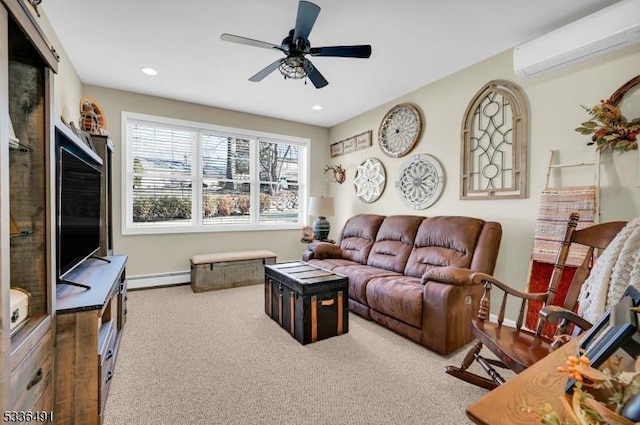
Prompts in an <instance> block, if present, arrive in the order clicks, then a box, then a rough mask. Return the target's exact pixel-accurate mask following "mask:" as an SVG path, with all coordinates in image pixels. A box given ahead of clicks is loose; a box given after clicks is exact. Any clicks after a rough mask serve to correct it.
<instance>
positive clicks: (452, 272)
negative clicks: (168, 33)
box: [421, 266, 473, 286]
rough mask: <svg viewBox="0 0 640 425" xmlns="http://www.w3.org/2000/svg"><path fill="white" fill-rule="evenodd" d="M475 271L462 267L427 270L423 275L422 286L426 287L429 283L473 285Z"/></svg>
mask: <svg viewBox="0 0 640 425" xmlns="http://www.w3.org/2000/svg"><path fill="white" fill-rule="evenodd" d="M472 274H473V271H471V270H469V269H465V268H462V267H455V266H447V267H436V268H433V269H430V270H427V271H426V272H425V273H424V274H423V275H422V280H421V282H422V284H423V285H426V284H427V283H428V282H429V281H436V282H441V283H448V284H449V285H456V286H465V285H473V281H472V280H471V275H472Z"/></svg>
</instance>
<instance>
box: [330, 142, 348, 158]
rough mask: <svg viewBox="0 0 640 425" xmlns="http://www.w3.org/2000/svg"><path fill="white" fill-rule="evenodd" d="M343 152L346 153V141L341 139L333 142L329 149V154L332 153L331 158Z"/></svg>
mask: <svg viewBox="0 0 640 425" xmlns="http://www.w3.org/2000/svg"><path fill="white" fill-rule="evenodd" d="M343 153H344V143H343V142H341V141H340V142H338V143H334V144H332V145H331V147H330V149H329V154H330V155H331V158H333V157H336V156H340V155H342V154H343Z"/></svg>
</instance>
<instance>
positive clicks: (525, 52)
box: [513, 0, 640, 78]
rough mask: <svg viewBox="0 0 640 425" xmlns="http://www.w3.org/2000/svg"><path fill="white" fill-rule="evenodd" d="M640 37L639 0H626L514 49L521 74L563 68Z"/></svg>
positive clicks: (628, 43)
mask: <svg viewBox="0 0 640 425" xmlns="http://www.w3.org/2000/svg"><path fill="white" fill-rule="evenodd" d="M638 41H640V0H623V1H620V2H619V3H616V4H614V5H612V6H609V7H607V8H605V9H602V10H600V11H598V12H596V13H593V14H591V15H589V16H586V17H584V18H582V19H579V20H577V21H575V22H572V23H570V24H568V25H566V26H564V27H561V28H558V29H556V30H554V31H551V32H550V33H548V34H545V35H543V36H541V37H539V38H536V39H534V40H531V41H529V42H527V43H524V44H522V45H520V46H517V47H516V48H515V49H514V51H513V66H514V70H515V73H516V75H518V76H519V77H521V78H528V77H533V76H535V75H538V74H542V73H545V72H548V71H552V70H556V69H560V68H564V67H567V66H570V65H573V64H576V63H578V62H580V61H582V60H585V59H588V58H591V57H595V56H598V55H601V54H604V53H607V52H611V51H614V50H616V49H619V48H622V47H626V46H630V45H632V44H634V43H636V42H638Z"/></svg>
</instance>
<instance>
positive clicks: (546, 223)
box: [532, 186, 596, 267]
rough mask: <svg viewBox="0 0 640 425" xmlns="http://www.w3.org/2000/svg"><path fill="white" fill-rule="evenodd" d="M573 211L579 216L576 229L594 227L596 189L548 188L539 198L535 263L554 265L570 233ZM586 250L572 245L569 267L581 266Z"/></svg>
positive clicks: (577, 187) (534, 249)
mask: <svg viewBox="0 0 640 425" xmlns="http://www.w3.org/2000/svg"><path fill="white" fill-rule="evenodd" d="M572 212H577V213H579V214H580V220H579V221H578V227H577V230H580V229H582V228H585V227H589V226H592V225H593V224H594V218H595V214H596V187H595V186H568V187H560V188H546V189H545V190H543V191H542V195H541V196H540V208H539V210H538V218H537V219H536V227H535V231H534V239H533V254H532V258H533V260H534V261H540V262H543V263H551V264H553V263H554V262H555V260H556V256H557V255H558V251H559V250H560V243H561V241H562V239H563V238H564V234H565V232H566V230H567V222H568V220H569V215H570V214H571V213H572ZM586 250H587V249H586V248H585V247H583V246H581V245H572V246H571V249H570V250H569V256H568V257H567V264H568V265H571V266H576V267H577V266H579V265H580V264H581V263H582V260H583V259H584V256H585V254H586Z"/></svg>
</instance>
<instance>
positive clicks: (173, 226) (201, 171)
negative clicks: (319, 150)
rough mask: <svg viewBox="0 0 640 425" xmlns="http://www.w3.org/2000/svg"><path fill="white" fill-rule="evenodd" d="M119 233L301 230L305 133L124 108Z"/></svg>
mask: <svg viewBox="0 0 640 425" xmlns="http://www.w3.org/2000/svg"><path fill="white" fill-rule="evenodd" d="M123 128H124V129H125V135H124V137H123V140H124V141H125V149H124V151H125V158H124V160H125V166H124V167H123V169H124V174H125V176H124V181H125V182H126V184H125V186H124V190H123V198H124V202H123V206H124V209H125V211H124V217H125V220H124V221H123V233H124V234H139V233H170V232H171V233H173V232H203V231H216V230H219V231H229V230H259V229H269V230H271V229H287V228H300V227H301V226H302V224H303V223H304V216H303V211H304V210H305V206H306V205H305V200H306V199H307V179H308V147H309V140H308V139H300V138H295V137H290V136H281V135H274V134H267V133H260V132H250V131H248V130H239V129H232V128H223V127H218V126H212V125H209V124H201V123H193V122H186V121H179V120H170V119H166V118H159V117H152V116H146V115H140V114H133V113H123Z"/></svg>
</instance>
